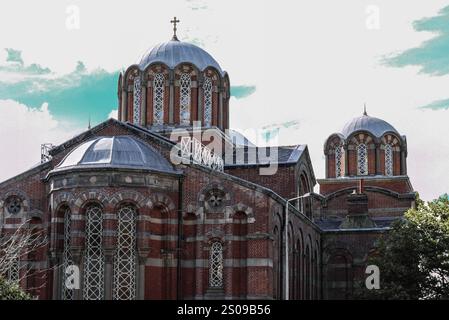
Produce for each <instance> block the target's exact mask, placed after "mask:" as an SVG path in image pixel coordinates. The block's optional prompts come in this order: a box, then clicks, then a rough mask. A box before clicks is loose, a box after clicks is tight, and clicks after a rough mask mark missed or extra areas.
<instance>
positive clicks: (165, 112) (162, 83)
mask: <svg viewBox="0 0 449 320" xmlns="http://www.w3.org/2000/svg"><path fill="white" fill-rule="evenodd" d="M171 78H172V72H171V71H170V69H169V67H168V66H167V65H165V64H164V63H161V62H155V63H152V64H150V65H148V66H147V67H146V68H145V70H144V83H145V84H146V85H145V86H144V87H145V88H144V89H143V90H144V91H145V92H146V95H145V102H146V103H145V104H144V105H145V108H146V110H145V114H146V116H145V121H146V122H145V124H146V125H149V126H152V125H161V124H163V123H169V122H170V123H172V122H173V114H170V110H171V108H170V106H169V104H170V86H171V85H172V82H171V81H170V79H171ZM170 119H171V121H170Z"/></svg>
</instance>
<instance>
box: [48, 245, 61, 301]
mask: <svg viewBox="0 0 449 320" xmlns="http://www.w3.org/2000/svg"><path fill="white" fill-rule="evenodd" d="M60 262H61V254H59V253H56V252H55V251H52V252H50V264H51V267H53V292H52V299H53V300H59V299H61V281H62V280H61V269H62V267H61V265H60V264H61V263H60Z"/></svg>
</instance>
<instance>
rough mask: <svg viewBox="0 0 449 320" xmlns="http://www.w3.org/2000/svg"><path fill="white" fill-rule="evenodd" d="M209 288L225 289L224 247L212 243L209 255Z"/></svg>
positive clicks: (217, 243) (219, 243)
mask: <svg viewBox="0 0 449 320" xmlns="http://www.w3.org/2000/svg"><path fill="white" fill-rule="evenodd" d="M209 287H211V288H222V287H223V245H222V244H221V242H219V241H214V242H212V245H211V247H210V253H209Z"/></svg>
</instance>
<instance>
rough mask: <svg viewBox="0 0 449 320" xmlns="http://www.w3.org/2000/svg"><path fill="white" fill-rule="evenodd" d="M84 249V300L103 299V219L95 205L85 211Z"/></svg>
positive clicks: (99, 209) (100, 211)
mask: <svg viewBox="0 0 449 320" xmlns="http://www.w3.org/2000/svg"><path fill="white" fill-rule="evenodd" d="M86 218H87V221H86V249H85V254H84V287H83V294H84V299H85V300H102V299H103V298H104V253H103V246H102V242H103V217H102V210H101V208H100V207H99V206H97V205H91V206H89V207H87V210H86Z"/></svg>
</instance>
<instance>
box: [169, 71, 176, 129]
mask: <svg viewBox="0 0 449 320" xmlns="http://www.w3.org/2000/svg"><path fill="white" fill-rule="evenodd" d="M168 79H169V85H170V90H169V91H170V92H169V95H170V96H169V98H170V100H169V103H168V123H170V124H171V123H173V121H174V117H173V116H174V112H175V111H174V109H175V72H174V71H173V70H170V72H169V74H168Z"/></svg>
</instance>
